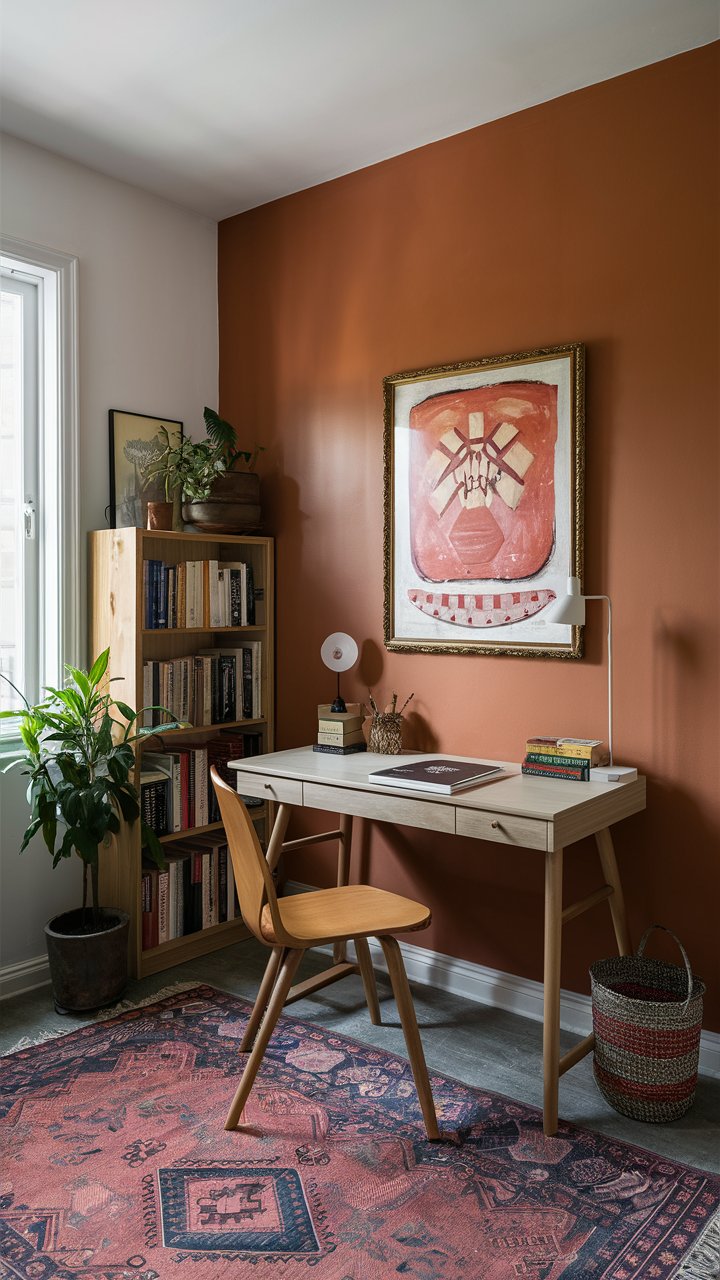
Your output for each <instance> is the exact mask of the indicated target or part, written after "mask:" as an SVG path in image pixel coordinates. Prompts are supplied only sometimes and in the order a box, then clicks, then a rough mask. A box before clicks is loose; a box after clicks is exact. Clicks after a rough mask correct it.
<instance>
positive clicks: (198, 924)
mask: <svg viewBox="0 0 720 1280" xmlns="http://www.w3.org/2000/svg"><path fill="white" fill-rule="evenodd" d="M192 862H193V872H192V928H191V930H190V932H191V933H196V932H197V931H198V930H199V929H202V927H203V923H202V908H203V900H202V889H203V858H202V854H201V853H194V854H193V855H192Z"/></svg>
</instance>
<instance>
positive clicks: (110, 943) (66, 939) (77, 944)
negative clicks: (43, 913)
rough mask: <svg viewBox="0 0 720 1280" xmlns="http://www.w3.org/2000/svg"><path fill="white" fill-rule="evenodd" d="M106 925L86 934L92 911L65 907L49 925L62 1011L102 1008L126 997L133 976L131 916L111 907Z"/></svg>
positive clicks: (104, 918) (105, 917) (54, 981)
mask: <svg viewBox="0 0 720 1280" xmlns="http://www.w3.org/2000/svg"><path fill="white" fill-rule="evenodd" d="M100 916H101V919H102V923H103V927H102V928H101V929H99V930H98V931H97V932H95V933H85V932H83V925H84V922H85V920H86V919H87V913H86V912H84V911H82V910H80V909H78V910H76V911H64V912H63V913H62V915H59V916H54V917H53V919H52V920H49V921H48V923H47V924H46V925H45V940H46V942H47V953H48V960H49V962H50V978H51V981H52V988H53V996H54V997H55V1008H56V1009H57V1011H58V1012H59V1013H64V1012H72V1013H76V1012H77V1013H80V1012H84V1011H87V1010H90V1009H100V1008H102V1006H103V1005H106V1004H111V1003H112V1001H113V1000H117V998H118V996H120V995H122V992H123V991H124V990H125V987H126V985H127V978H128V930H129V927H130V917H129V916H128V915H126V913H125V912H124V911H119V910H118V909H117V908H110V909H108V910H103V911H101V912H100Z"/></svg>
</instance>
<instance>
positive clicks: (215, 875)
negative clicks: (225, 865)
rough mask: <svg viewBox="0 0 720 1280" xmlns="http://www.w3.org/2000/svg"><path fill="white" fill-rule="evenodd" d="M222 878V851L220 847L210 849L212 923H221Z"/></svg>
mask: <svg viewBox="0 0 720 1280" xmlns="http://www.w3.org/2000/svg"><path fill="white" fill-rule="evenodd" d="M219 879H220V851H219V849H211V850H210V891H209V914H210V924H211V925H214V924H219V922H220V906H219V901H218V892H219Z"/></svg>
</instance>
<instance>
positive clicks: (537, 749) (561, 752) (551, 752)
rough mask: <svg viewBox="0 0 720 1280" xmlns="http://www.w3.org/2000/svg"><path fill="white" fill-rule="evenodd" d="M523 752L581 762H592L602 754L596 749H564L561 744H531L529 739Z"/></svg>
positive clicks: (571, 747)
mask: <svg viewBox="0 0 720 1280" xmlns="http://www.w3.org/2000/svg"><path fill="white" fill-rule="evenodd" d="M525 751H526V753H527V754H530V753H531V752H532V754H533V755H540V756H562V757H563V758H564V759H567V758H568V757H574V758H575V759H582V760H594V759H595V758H596V757H599V756H600V755H601V754H602V752H601V751H600V750H599V749H598V748H597V747H578V746H567V747H565V746H563V745H562V743H553V744H552V745H551V744H545V743H542V742H533V741H532V740H531V739H530V740H528V742H526V743H525Z"/></svg>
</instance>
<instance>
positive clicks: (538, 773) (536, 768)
mask: <svg viewBox="0 0 720 1280" xmlns="http://www.w3.org/2000/svg"><path fill="white" fill-rule="evenodd" d="M522 772H523V773H525V774H528V775H529V776H530V777H532V778H564V779H565V781H566V782H587V781H588V775H587V774H586V773H585V772H584V771H583V770H582V769H560V768H557V767H553V768H550V766H548V767H547V768H544V767H543V766H542V765H539V764H524V765H523V766H522Z"/></svg>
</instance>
